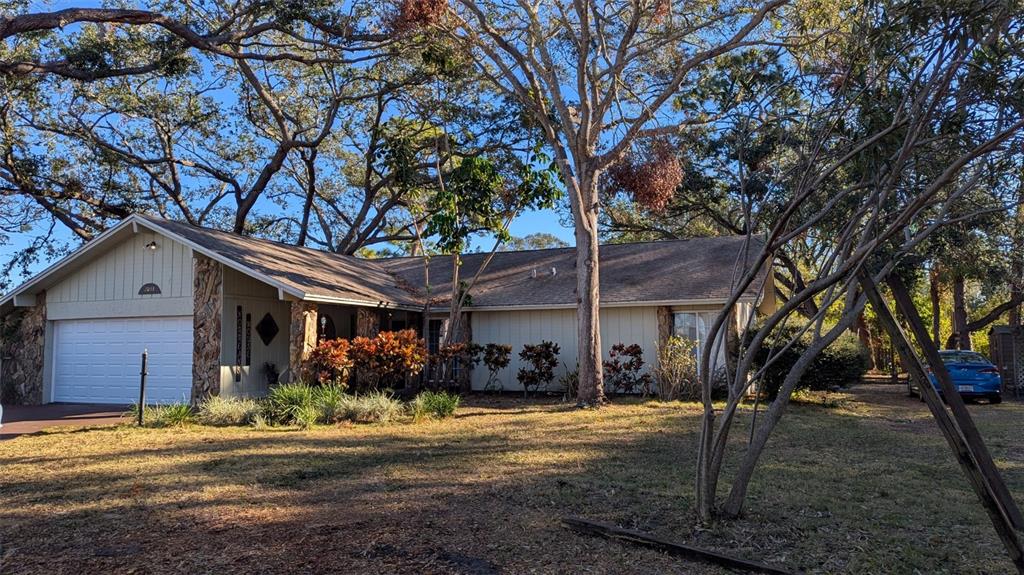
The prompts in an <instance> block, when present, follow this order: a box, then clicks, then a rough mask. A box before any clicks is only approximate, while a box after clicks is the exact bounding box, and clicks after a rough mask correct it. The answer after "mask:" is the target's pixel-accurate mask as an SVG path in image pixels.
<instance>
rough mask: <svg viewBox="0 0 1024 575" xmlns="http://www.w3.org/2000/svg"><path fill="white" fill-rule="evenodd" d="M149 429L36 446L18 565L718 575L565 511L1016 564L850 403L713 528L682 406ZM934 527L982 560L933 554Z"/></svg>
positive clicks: (790, 439) (805, 558)
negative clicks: (696, 479) (582, 525)
mask: <svg viewBox="0 0 1024 575" xmlns="http://www.w3.org/2000/svg"><path fill="white" fill-rule="evenodd" d="M747 417H749V414H743V415H741V417H740V420H739V422H738V427H737V429H743V426H744V425H746V424H747V423H748V422H749V420H748V419H746V418H747ZM140 433H143V434H148V435H140V436H139V437H135V438H134V440H135V443H133V444H132V445H129V446H125V447H124V448H123V449H117V448H116V447H112V448H111V449H110V452H109V453H106V454H103V455H99V456H91V457H90V456H84V455H83V456H78V455H74V454H70V455H71V457H66V458H65V459H64V460H61V458H60V457H59V454H55V453H54V451H60V450H64V455H65V456H67V455H69V453H68V450H69V446H73V445H74V443H73V442H72V441H71V440H72V439H79V438H81V437H86V436H88V435H89V434H83V435H82V436H69V437H67V438H60V437H52V438H38V439H39V440H47V439H48V440H50V441H52V442H54V443H53V444H52V445H41V446H40V447H42V448H43V449H42V451H43V452H44V453H46V454H47V455H44V456H43V457H45V459H46V461H40V462H35V463H32V464H31V465H29V464H22V466H21V467H19V468H17V469H15V471H14V473H13V474H11V475H10V476H9V477H6V478H0V492H2V493H3V495H4V499H5V506H4V507H3V509H2V510H0V536H2V537H3V541H2V543H3V545H4V548H5V549H14V551H13V553H11V554H10V555H9V557H8V559H7V561H8V565H7V567H8V569H7V570H5V571H3V572H5V573H6V572H8V571H10V572H12V573H22V572H24V573H31V572H40V573H43V572H46V573H51V572H61V571H83V570H84V571H86V572H118V571H125V572H127V571H128V570H131V569H141V570H145V571H149V572H216V573H243V572H244V573H280V572H308V573H327V572H346V573H495V572H504V573H523V572H531V571H533V572H538V573H554V572H576V571H581V570H584V569H586V570H588V571H590V572H595V573H651V572H660V573H702V572H707V573H716V572H719V571H718V570H717V569H713V568H708V567H704V566H699V565H694V564H692V563H688V562H682V561H679V560H678V559H674V558H670V557H666V556H663V555H660V554H658V553H654V552H652V551H647V550H640V549H635V548H632V547H630V546H628V545H620V544H618V543H609V542H607V541H603V540H597V539H592V538H588V537H582V536H579V535H577V534H574V533H570V532H567V531H566V530H564V529H562V528H561V527H560V526H559V524H558V520H559V519H560V518H561V517H562V516H566V515H582V516H586V517H590V518H593V519H597V520H602V521H608V522H611V523H616V524H619V525H622V526H625V527H630V528H635V529H640V530H644V531H653V532H657V533H660V534H663V535H666V536H669V537H672V538H674V539H678V540H681V541H688V542H691V543H695V544H698V545H703V546H707V547H714V548H719V549H722V550H727V551H730V552H733V553H737V554H739V555H742V556H746V557H749V558H752V559H760V560H764V561H769V562H771V561H775V562H779V563H783V564H787V565H789V566H793V567H798V568H803V569H805V570H808V571H810V572H853V573H858V572H859V573H880V572H892V571H904V570H906V569H909V570H913V569H917V570H919V571H921V572H941V571H949V570H952V571H953V572H957V571H961V572H962V571H972V570H987V571H989V572H999V571H1003V570H1004V568H1005V567H1006V565H1005V564H1004V562H1003V561H1002V560H1001V555H1000V549H999V547H998V543H996V544H995V545H994V546H992V545H988V544H987V543H986V541H987V539H986V538H988V537H989V535H990V534H989V531H990V530H991V527H988V526H987V524H986V521H985V518H984V515H983V514H980V513H978V511H980V509H977V505H976V503H975V502H973V501H972V497H971V494H970V492H969V491H968V490H967V489H966V486H963V488H961V487H960V486H959V483H958V482H957V481H947V482H944V483H943V482H938V483H937V482H936V481H935V478H936V476H942V475H943V474H945V473H947V472H951V473H953V474H955V473H956V469H955V466H954V465H952V464H951V463H950V464H949V465H945V466H944V465H943V464H942V462H941V456H942V452H941V450H940V451H935V446H933V445H931V444H930V443H929V442H928V441H924V442H918V443H912V442H913V441H916V440H915V437H916V436H912V435H909V434H906V433H903V432H901V431H900V430H898V429H889V428H884V427H879V426H878V425H877V424H876V422H874V421H873V420H871V419H870V418H853V417H846V416H844V415H842V414H837V413H836V411H835V410H825V409H820V408H814V407H798V408H797V409H795V410H794V411H793V413H791V414H790V416H787V418H786V419H784V420H783V423H782V425H781V426H780V428H779V433H778V435H777V437H775V438H774V439H773V440H772V443H771V444H770V445H769V452H768V454H766V458H765V460H764V465H763V467H762V468H761V469H760V470H759V472H758V474H757V476H756V477H755V481H754V483H753V484H752V486H751V500H750V501H749V503H748V510H749V512H748V515H747V516H746V517H745V518H743V519H741V520H739V521H734V522H723V523H718V524H715V525H712V526H709V527H707V528H703V529H696V528H695V527H694V523H693V518H692V512H691V501H692V499H691V494H690V490H691V484H692V470H693V464H694V462H693V454H694V451H693V450H694V446H695V445H696V442H697V417H696V415H695V414H693V413H691V412H687V411H685V410H675V409H670V408H666V409H648V408H646V407H645V406H643V405H639V406H637V405H627V406H620V407H612V408H609V409H608V410H602V411H601V412H580V413H579V414H575V413H574V414H566V413H558V412H551V411H547V410H541V412H540V413H531V414H524V415H523V417H516V416H512V417H509V416H506V415H505V414H504V413H502V414H500V417H498V418H496V419H495V420H493V421H488V420H486V419H483V418H473V419H468V420H464V421H461V422H460V421H458V420H453V421H450V422H448V423H438V424H435V425H432V426H427V427H422V428H417V427H408V426H393V427H388V428H382V427H381V428H353V429H339V430H318V431H314V432H296V433H289V434H281V433H263V432H245V431H241V430H239V431H238V432H237V434H233V433H232V434H230V435H227V436H220V435H217V434H216V432H214V431H204V430H196V429H193V430H183V431H180V432H178V431H152V432H151V431H146V432H140ZM743 435H744V434H743V433H737V434H736V436H737V437H735V438H734V441H735V442H736V443H737V445H742V443H743V441H744V438H743ZM113 436H116V434H113ZM62 439H65V440H67V441H62ZM35 440H36V438H33V441H35ZM143 440H144V441H143ZM897 440H898V441H897ZM139 441H142V443H143V444H145V445H146V447H139V446H138V445H137V443H138V442H139ZM901 442H902V443H901ZM150 446H152V447H150ZM938 447H939V448H940V449H941V445H939V446H938ZM936 453H938V455H936ZM734 463H735V462H729V464H728V467H727V471H726V476H725V483H724V484H723V489H724V488H727V487H728V478H729V476H730V473H731V469H732V466H733V465H734ZM922 490H926V491H927V492H926V493H924V494H923V495H922V494H921V493H920V491H922ZM929 534H932V535H933V536H936V537H940V540H943V541H945V540H947V539H946V538H948V537H950V536H956V537H969V538H970V540H971V541H972V542H976V545H973V546H972V548H971V549H968V550H959V551H957V553H955V554H954V553H951V552H950V550H949V549H948V548H947V547H946V546H945V545H940V546H936V547H934V548H921V547H920V545H919V543H918V541H920V540H922V539H923V540H928V537H929V536H930V535H929ZM993 539H994V538H993ZM581 558H585V559H583V560H582V561H583V562H582V563H581ZM894 566H895V567H894Z"/></svg>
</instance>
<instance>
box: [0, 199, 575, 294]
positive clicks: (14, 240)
mask: <svg viewBox="0 0 1024 575" xmlns="http://www.w3.org/2000/svg"><path fill="white" fill-rule="evenodd" d="M511 231H512V235H514V236H525V235H529V234H532V233H537V232H546V233H549V234H553V235H555V236H557V237H559V238H561V239H562V240H563V241H565V242H566V243H568V244H569V245H574V244H575V239H574V238H573V231H572V228H571V227H568V228H567V227H563V226H562V225H561V223H560V216H559V214H558V212H556V211H555V210H537V211H531V212H527V213H524V214H523V215H521V216H520V217H519V218H517V219H516V220H515V221H514V222H512V226H511ZM33 236H34V234H33V233H31V232H29V233H23V234H13V235H12V236H11V243H10V244H4V245H0V261H5V260H6V259H7V258H8V257H10V256H11V254H13V253H15V252H16V251H18V250H20V249H22V248H24V247H25V246H26V245H28V243H29V242H30V241H31V239H32V237H33ZM59 238H60V239H61V240H63V241H72V240H73V238H72V235H71V234H70V233H69V232H67V230H65V229H60V230H59ZM478 245H479V247H480V248H481V249H489V248H490V247H491V245H492V244H491V242H490V241H482V240H480V241H479V243H478ZM51 263H53V262H52V261H40V262H38V263H36V264H35V265H34V266H32V268H31V271H32V273H36V272H39V271H41V270H43V269H45V268H46V267H47V266H48V265H49V264H51ZM13 283H14V284H15V285H17V284H20V283H21V280H20V279H18V278H16V279H15V281H14V282H13Z"/></svg>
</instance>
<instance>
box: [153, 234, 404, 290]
mask: <svg viewBox="0 0 1024 575" xmlns="http://www.w3.org/2000/svg"><path fill="white" fill-rule="evenodd" d="M145 219H146V221H148V222H150V223H152V224H153V225H155V226H158V227H161V228H164V229H166V230H168V231H170V232H172V233H174V234H177V235H179V236H181V237H183V238H185V239H187V240H189V241H191V242H193V243H195V244H198V245H200V246H202V247H204V248H206V249H208V250H210V251H212V252H216V253H217V254H220V255H221V256H223V257H225V258H228V259H230V260H233V261H236V262H238V263H240V264H242V265H243V266H245V267H247V268H249V269H251V270H253V271H256V272H259V273H261V274H263V275H265V276H267V277H270V278H272V279H274V280H276V281H278V282H280V283H282V284H284V285H286V286H290V287H292V288H294V289H296V290H299V291H301V292H303V293H304V294H306V295H307V296H314V297H323V298H341V299H346V300H352V301H357V302H366V303H367V304H369V305H377V303H378V302H381V301H383V302H387V303H391V304H395V305H415V306H419V305H422V304H421V303H420V302H421V298H419V297H418V296H417V295H416V294H414V293H412V292H410V291H408V290H406V289H403V288H401V287H399V284H398V282H397V281H395V278H394V276H392V275H391V274H389V273H388V272H386V271H385V270H384V269H382V268H381V267H380V266H378V265H377V264H376V263H374V262H372V261H370V260H365V259H361V258H357V257H353V256H344V255H339V254H332V253H328V252H323V251H320V250H314V249H310V248H300V247H296V246H290V245H287V244H281V243H277V242H271V241H268V240H261V239H256V238H250V237H246V236H240V235H238V234H233V233H230V232H224V231H220V230H214V229H210V228H200V227H196V226H192V225H189V224H185V223H181V222H175V221H170V220H164V219H161V218H154V217H148V216H146V217H145Z"/></svg>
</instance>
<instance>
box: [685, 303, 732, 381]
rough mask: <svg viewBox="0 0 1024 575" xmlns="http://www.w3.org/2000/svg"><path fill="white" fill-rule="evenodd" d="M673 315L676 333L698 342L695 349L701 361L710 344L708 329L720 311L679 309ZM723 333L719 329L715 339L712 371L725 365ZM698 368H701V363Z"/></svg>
mask: <svg viewBox="0 0 1024 575" xmlns="http://www.w3.org/2000/svg"><path fill="white" fill-rule="evenodd" d="M672 315H673V318H672V325H673V333H674V335H675V336H676V337H681V338H683V339H689V340H692V341H695V342H697V347H696V349H694V353H696V354H697V360H698V362H699V361H700V358H701V356H702V355H703V353H704V348H705V346H707V345H708V341H707V338H708V330H709V329H711V325H712V324H714V322H715V317H716V316H717V315H718V312H717V311H677V312H675V313H673V314H672ZM721 334H722V332H721V331H719V336H718V337H717V338H716V339H715V344H714V348H713V350H712V354H711V373H714V372H715V371H717V370H718V368H719V367H720V366H724V365H725V346H724V345H723V344H722V342H723V339H722V337H721ZM697 369H698V370H699V369H700V366H699V365H698V368H697Z"/></svg>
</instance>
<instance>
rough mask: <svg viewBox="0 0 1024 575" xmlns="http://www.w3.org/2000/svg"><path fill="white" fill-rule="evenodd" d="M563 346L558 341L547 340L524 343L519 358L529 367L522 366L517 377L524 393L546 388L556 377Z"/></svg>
mask: <svg viewBox="0 0 1024 575" xmlns="http://www.w3.org/2000/svg"><path fill="white" fill-rule="evenodd" d="M560 351H561V348H560V347H559V346H558V344H557V343H554V342H550V341H547V340H544V341H541V342H540V343H538V344H536V345H531V344H524V345H523V350H522V351H520V352H519V359H521V360H523V363H525V364H526V365H527V366H529V367H520V368H519V372H518V373H517V374H516V379H518V380H519V384H520V385H522V386H523V395H527V394H529V393H530V392H531V391H539V390H541V389H544V390H546V389H547V387H548V385H550V384H551V382H552V381H553V380H554V379H555V368H556V367H558V353H559V352H560Z"/></svg>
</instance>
